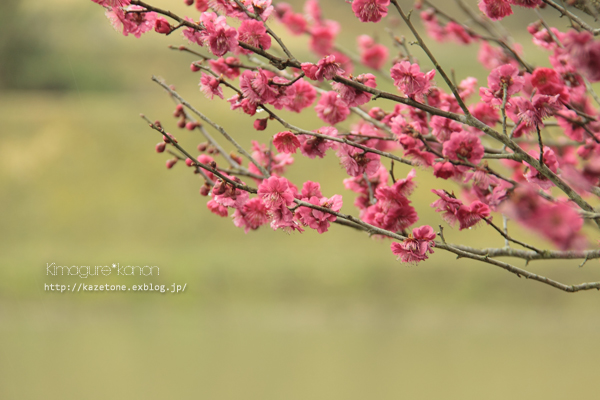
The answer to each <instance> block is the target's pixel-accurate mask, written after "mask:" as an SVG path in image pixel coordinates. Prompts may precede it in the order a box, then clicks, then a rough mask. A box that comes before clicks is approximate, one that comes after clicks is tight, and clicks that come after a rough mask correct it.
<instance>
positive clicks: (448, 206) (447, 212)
mask: <svg viewBox="0 0 600 400" xmlns="http://www.w3.org/2000/svg"><path fill="white" fill-rule="evenodd" d="M431 191H432V192H433V193H435V194H437V195H438V196H439V197H440V198H439V199H438V200H436V201H434V202H433V203H431V205H430V206H431V207H433V208H435V211H436V212H439V213H442V219H443V220H444V221H446V222H447V223H448V224H450V226H454V224H455V223H456V221H458V218H457V216H456V214H457V213H458V209H459V208H460V207H461V206H463V203H462V201H460V200H458V199H457V198H456V197H455V196H454V194H450V193H448V192H446V191H445V190H437V189H432V190H431Z"/></svg>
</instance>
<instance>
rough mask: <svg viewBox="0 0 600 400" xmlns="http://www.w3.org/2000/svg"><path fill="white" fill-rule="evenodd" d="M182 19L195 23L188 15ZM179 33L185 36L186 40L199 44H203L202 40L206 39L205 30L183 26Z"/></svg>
mask: <svg viewBox="0 0 600 400" xmlns="http://www.w3.org/2000/svg"><path fill="white" fill-rule="evenodd" d="M184 19H185V20H186V21H187V22H191V23H192V24H195V23H196V22H194V20H193V19H191V18H189V17H184ZM181 34H182V35H183V37H185V38H186V39H187V40H189V41H190V43H196V44H197V45H199V46H204V41H205V39H206V32H205V31H199V30H196V29H194V28H185V29H184V30H183V31H182V32H181Z"/></svg>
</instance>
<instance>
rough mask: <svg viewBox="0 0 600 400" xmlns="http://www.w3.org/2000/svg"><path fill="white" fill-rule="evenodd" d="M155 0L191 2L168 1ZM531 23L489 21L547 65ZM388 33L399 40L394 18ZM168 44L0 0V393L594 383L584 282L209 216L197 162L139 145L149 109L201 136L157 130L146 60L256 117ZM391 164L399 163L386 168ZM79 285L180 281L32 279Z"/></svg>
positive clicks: (334, 395)
mask: <svg viewBox="0 0 600 400" xmlns="http://www.w3.org/2000/svg"><path fill="white" fill-rule="evenodd" d="M155 3H156V5H160V6H162V7H164V8H170V9H171V10H173V11H178V12H182V13H184V12H192V9H186V7H185V6H184V5H183V4H182V3H183V1H180V0H177V1H174V2H171V1H167V0H156V2H155ZM439 3H440V4H441V6H444V7H446V10H448V11H450V12H453V11H454V5H453V4H444V3H447V2H439ZM448 3H449V2H448ZM471 3H472V4H474V3H475V2H473V1H471ZM403 4H404V5H406V6H407V8H408V7H410V5H409V2H407V1H405V2H403ZM322 5H323V8H324V12H325V16H326V17H329V18H336V19H338V20H339V21H341V22H342V24H343V30H342V34H341V35H340V44H341V45H342V46H343V47H345V48H347V49H350V50H352V51H355V42H354V40H355V39H354V38H355V37H356V35H358V34H360V33H367V34H375V35H378V36H379V38H380V40H381V41H382V42H385V43H389V41H390V40H389V37H388V36H387V34H386V33H385V32H384V31H383V30H381V29H380V28H378V27H375V26H374V25H372V24H359V23H358V22H357V21H356V20H355V18H354V17H353V15H352V13H351V10H350V6H349V5H348V4H346V3H345V2H343V1H341V0H335V1H334V0H332V1H322ZM294 6H295V9H296V10H300V9H301V4H300V3H294ZM545 14H546V15H547V16H548V18H549V21H551V22H552V23H554V24H556V25H557V26H558V27H560V28H564V27H565V26H566V24H567V21H566V20H559V19H558V18H555V17H556V16H555V15H554V14H553V13H552V12H545ZM535 18H536V16H535V14H534V13H532V12H520V13H519V14H518V15H517V16H514V17H510V18H508V19H507V21H506V22H507V26H508V28H509V29H511V30H512V31H514V32H515V33H514V35H515V37H516V38H517V39H518V40H522V41H523V42H524V49H525V56H526V58H527V59H528V60H529V61H531V62H533V63H536V64H537V65H547V64H548V62H547V60H546V59H544V54H543V53H540V52H539V51H538V50H537V49H535V48H533V47H532V45H531V44H530V39H529V37H528V36H527V35H526V31H525V27H526V24H527V23H528V22H529V21H532V20H534V19H535ZM392 25H393V24H392ZM273 26H274V28H276V29H277V30H278V31H280V32H283V29H282V27H281V26H279V25H278V24H273ZM392 28H393V29H394V31H395V32H396V33H397V34H399V35H406V36H407V37H409V39H410V36H409V32H408V30H407V29H406V28H405V27H403V26H401V25H395V26H393V27H392ZM283 36H284V37H286V38H288V37H287V35H285V34H283ZM288 40H289V43H290V44H291V47H292V49H293V51H294V52H295V53H296V54H298V56H299V57H300V58H303V59H305V60H313V61H314V58H313V57H314V56H313V55H312V54H311V53H310V51H309V50H308V48H307V46H306V39H305V38H288ZM428 41H429V42H431V41H430V40H428ZM169 44H174V45H180V44H185V42H184V40H183V39H182V38H181V37H180V36H179V35H178V34H174V35H172V36H170V37H164V36H159V35H157V34H154V33H153V32H151V33H148V34H146V35H144V36H143V37H142V38H141V39H135V38H134V37H131V36H130V37H123V36H122V35H121V34H119V33H117V32H115V31H114V30H113V29H112V28H111V26H110V24H109V23H108V21H107V20H106V18H105V17H104V15H103V10H102V9H101V8H100V7H99V6H98V5H96V4H94V3H92V2H91V1H79V0H46V1H34V0H3V1H2V2H1V3H0V138H1V141H0V166H1V168H0V188H1V189H0V205H1V209H2V213H1V222H0V227H1V231H0V234H1V238H2V240H0V265H1V268H0V398H2V399H105V398H111V399H133V398H145V399H158V398H202V399H215V400H226V399H367V398H373V399H397V398H404V397H406V398H417V399H420V398H423V399H425V398H445V399H507V398H515V399H526V398H527V399H531V398H544V399H563V398H583V397H590V396H594V395H596V393H597V387H596V383H597V380H598V374H599V373H600V366H599V363H598V355H599V350H598V339H600V335H599V333H600V318H599V301H600V297H599V295H598V293H597V292H587V293H578V294H565V293H562V292H560V291H557V290H555V289H552V288H550V287H548V286H544V285H542V284H539V283H536V282H528V281H526V280H524V279H518V278H517V277H515V276H513V275H511V274H508V273H506V272H504V271H502V270H500V269H496V268H494V267H492V266H488V265H484V264H480V263H474V262H471V261H468V260H455V259H454V257H451V256H450V255H449V254H447V253H444V252H436V253H435V254H434V255H433V256H432V257H431V260H429V261H428V262H425V263H421V264H419V265H418V266H406V265H403V264H400V263H399V262H397V261H395V258H394V256H393V255H392V254H391V252H390V251H389V241H379V240H374V239H370V238H369V237H367V236H365V235H364V234H362V233H357V232H353V231H351V230H349V229H346V228H343V227H339V226H333V227H332V228H331V230H330V232H329V233H327V234H325V235H319V234H317V233H316V232H313V231H307V232H305V233H303V234H291V235H288V234H285V233H283V232H273V231H271V230H270V229H268V228H267V229H264V228H262V229H260V230H259V231H257V232H252V233H250V234H248V235H245V234H244V233H243V231H242V230H240V229H238V228H235V227H234V226H233V224H232V222H231V220H230V219H229V218H219V217H217V216H215V215H212V214H211V213H210V212H209V211H208V210H207V209H206V206H205V203H206V198H203V197H201V196H200V195H199V194H198V190H199V188H200V186H201V181H200V180H199V179H198V177H197V176H194V175H193V174H191V173H190V171H189V170H188V169H186V168H185V167H184V166H183V165H181V164H179V165H176V166H175V168H174V169H173V170H169V171H168V170H167V169H166V168H165V166H164V162H165V160H166V159H167V156H166V155H164V154H162V155H159V154H156V153H155V152H154V145H155V144H156V143H157V142H158V141H159V140H160V136H158V135H157V133H156V132H154V131H152V130H151V129H149V128H148V127H147V126H146V125H145V124H144V123H143V121H142V120H141V119H140V118H139V114H140V113H144V114H145V115H147V116H148V117H149V118H151V119H152V120H156V119H160V120H161V121H162V122H163V125H164V126H165V127H166V128H167V129H168V130H170V131H172V132H174V133H175V134H176V136H177V138H178V139H179V140H180V142H181V143H182V144H184V145H185V146H186V147H188V148H189V149H194V148H195V146H196V145H197V144H198V143H199V142H200V141H202V140H201V138H200V137H199V136H198V133H191V132H188V131H179V130H177V129H176V128H175V123H176V120H175V119H174V118H173V117H172V116H171V114H172V111H173V103H172V102H171V100H170V99H169V98H168V96H166V95H165V94H164V92H163V91H162V90H161V89H160V88H159V87H158V86H157V85H156V84H154V83H153V82H151V80H150V77H151V76H152V75H153V74H155V75H157V76H161V77H162V78H164V79H165V80H166V81H167V82H169V83H170V84H174V85H175V86H176V87H177V89H178V90H179V91H180V92H181V93H182V94H183V95H184V96H185V97H186V98H187V99H188V100H189V101H191V102H192V103H194V104H196V105H197V106H198V108H200V109H201V110H203V111H204V112H205V113H206V114H209V115H210V116H211V118H213V119H214V120H215V121H216V122H218V123H220V124H222V125H223V126H224V127H226V128H227V129H228V130H229V131H230V132H231V133H232V134H233V135H234V136H235V137H236V138H237V139H238V140H239V141H240V143H242V144H243V145H244V146H247V147H249V146H250V141H251V140H252V139H253V138H255V137H256V136H257V133H256V132H255V131H254V130H253V129H252V122H253V119H252V118H250V117H247V116H246V115H243V114H241V113H240V114H238V113H231V112H230V111H228V105H227V103H225V102H223V101H220V100H219V99H216V100H215V101H213V102H211V101H208V100H207V99H205V98H204V96H203V95H202V94H201V93H200V92H199V91H198V88H197V83H198V80H199V75H194V74H193V73H191V72H190V71H189V64H190V62H191V61H193V60H194V58H193V57H191V56H190V55H186V54H182V53H179V52H176V51H172V50H169V49H168V48H167V46H168V45H169ZM432 49H433V50H434V51H435V54H437V55H438V57H439V59H440V61H441V62H442V64H443V65H444V66H445V67H446V68H447V69H448V70H450V69H454V70H455V71H456V75H457V77H458V79H462V78H464V77H466V76H469V75H471V76H475V77H477V78H478V79H479V80H480V83H481V84H482V85H485V78H486V71H485V70H484V69H483V67H481V66H480V65H478V63H477V61H476V48H475V47H469V48H465V47H461V46H458V45H455V44H444V45H437V44H432ZM413 51H414V53H415V55H416V56H417V57H418V58H419V59H421V61H422V63H423V65H424V68H426V67H427V66H430V63H428V61H427V60H426V58H425V57H424V56H423V55H422V53H420V52H419V50H418V49H417V48H415V47H414V46H413ZM438 83H439V84H440V85H443V83H442V82H441V79H438ZM379 101H381V100H379ZM378 105H379V106H381V107H388V108H389V107H390V104H387V103H385V102H383V101H382V103H381V104H378ZM288 117H289V118H290V120H291V121H293V122H296V123H301V124H303V126H305V127H307V128H309V129H315V128H317V127H319V126H321V123H320V121H318V120H316V119H313V118H312V117H310V118H309V117H306V116H302V117H300V116H294V115H289V116H288ZM345 126H348V125H345ZM277 129H278V127H277V126H275V124H274V123H271V124H270V126H269V128H268V129H267V131H265V132H262V133H260V134H259V135H258V137H259V138H260V140H261V141H262V142H267V141H268V140H269V137H270V136H271V135H273V134H274V133H276V132H277ZM296 159H297V160H296V164H294V165H293V166H291V167H290V168H289V178H290V179H292V180H293V181H294V182H295V183H296V184H298V185H301V184H302V182H303V181H305V180H309V179H311V180H316V181H319V182H322V188H323V192H324V194H325V195H327V196H331V195H333V194H335V193H341V194H343V195H344V198H345V205H344V209H343V210H344V211H346V212H353V213H355V210H354V209H353V207H352V202H353V195H352V194H351V193H349V192H347V191H345V190H344V188H343V185H342V183H341V180H342V178H343V177H344V174H343V171H342V169H341V167H340V166H339V164H338V161H337V159H336V158H335V157H334V156H333V155H329V156H328V157H326V158H325V159H324V160H322V161H318V162H307V161H306V159H303V158H302V157H301V156H297V157H296ZM408 171H409V170H408V169H407V168H405V167H404V166H396V175H397V176H405V175H406V173H408ZM427 175H428V173H426V172H424V171H417V182H418V184H419V187H418V189H417V190H416V192H415V194H414V195H413V197H412V198H413V202H414V205H415V207H416V208H417V210H418V211H419V215H420V217H421V219H420V221H419V223H422V224H430V225H432V226H437V225H438V224H439V223H440V220H439V218H438V216H437V215H435V214H434V213H432V212H431V209H430V208H429V206H428V205H429V204H430V203H431V202H432V201H434V200H435V198H434V197H435V196H434V195H433V194H432V193H430V191H429V190H430V188H431V187H433V184H434V183H433V181H431V179H430V178H428V176H427ZM436 185H438V186H436V187H439V185H442V187H444V188H447V189H452V186H450V184H448V183H440V182H436ZM510 227H511V232H514V233H515V234H517V235H520V237H524V238H526V239H527V240H528V241H530V242H532V243H535V244H537V245H540V246H544V245H545V246H548V243H545V242H544V241H543V240H542V239H539V238H536V237H534V235H533V234H531V233H530V232H527V231H520V230H518V229H517V228H516V227H514V226H513V225H511V226H510ZM446 237H447V239H448V240H449V241H452V242H460V243H469V244H472V245H475V246H487V245H491V246H502V245H503V241H502V240H501V238H499V237H497V236H495V235H494V233H493V232H492V231H491V230H489V229H487V228H486V227H485V226H481V227H479V228H477V229H473V230H471V231H468V232H459V231H458V230H452V229H447V230H446ZM49 263H56V264H58V265H107V264H108V265H110V264H112V263H120V264H121V265H123V264H131V265H156V266H158V267H159V268H160V276H158V277H154V278H152V279H143V278H133V277H124V278H122V279H119V278H118V277H114V276H111V277H109V278H106V279H99V278H88V279H87V280H83V279H80V278H77V277H52V276H46V265H47V264H49ZM517 265H520V266H522V263H519V262H517ZM529 268H530V269H531V270H532V271H534V272H537V273H540V274H543V275H547V276H550V277H553V278H556V279H559V280H563V281H565V282H569V283H579V282H583V281H588V280H598V279H599V278H598V262H597V261H593V262H589V263H587V264H586V266H585V267H583V268H578V262H567V261H565V262H562V261H561V262H554V263H548V262H543V263H542V262H534V263H532V264H530V266H529ZM79 282H84V283H86V282H87V283H95V284H102V283H109V284H115V283H119V284H126V285H132V284H138V283H155V284H164V285H171V284H172V283H177V284H187V288H186V291H185V293H182V294H177V295H176V294H160V293H155V292H154V293H135V294H134V293H106V292H104V293H74V294H73V293H63V294H60V293H53V292H45V291H44V284H51V283H52V284H56V283H61V284H63V283H64V284H76V283H79Z"/></svg>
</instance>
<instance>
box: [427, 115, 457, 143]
mask: <svg viewBox="0 0 600 400" xmlns="http://www.w3.org/2000/svg"><path fill="white" fill-rule="evenodd" d="M431 128H432V131H431V133H432V134H433V136H435V137H436V139H437V140H439V141H440V142H445V141H446V140H448V139H450V135H452V133H454V132H460V131H461V130H462V125H461V124H459V123H458V122H456V121H453V120H451V119H448V118H444V117H440V116H439V115H434V116H433V117H431Z"/></svg>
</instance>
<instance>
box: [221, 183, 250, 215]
mask: <svg viewBox="0 0 600 400" xmlns="http://www.w3.org/2000/svg"><path fill="white" fill-rule="evenodd" d="M234 179H235V180H238V181H239V179H238V178H234ZM212 194H213V199H214V200H215V201H216V202H217V203H218V204H220V205H222V206H225V207H233V208H240V207H242V206H243V205H244V204H246V202H247V201H248V199H249V198H250V196H249V195H248V192H246V191H244V190H241V189H237V188H235V187H234V186H233V185H232V184H230V183H228V182H225V181H222V180H220V179H219V180H217V182H215V186H214V187H213V190H212Z"/></svg>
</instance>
